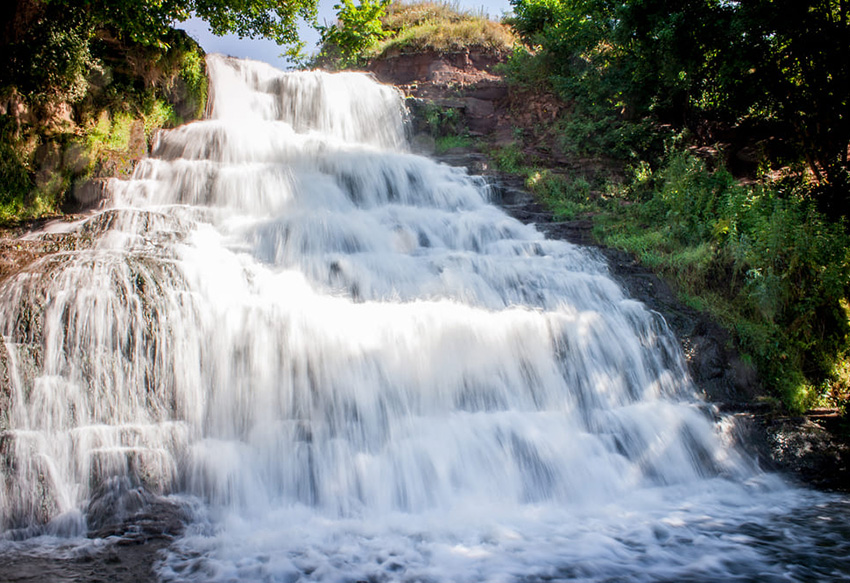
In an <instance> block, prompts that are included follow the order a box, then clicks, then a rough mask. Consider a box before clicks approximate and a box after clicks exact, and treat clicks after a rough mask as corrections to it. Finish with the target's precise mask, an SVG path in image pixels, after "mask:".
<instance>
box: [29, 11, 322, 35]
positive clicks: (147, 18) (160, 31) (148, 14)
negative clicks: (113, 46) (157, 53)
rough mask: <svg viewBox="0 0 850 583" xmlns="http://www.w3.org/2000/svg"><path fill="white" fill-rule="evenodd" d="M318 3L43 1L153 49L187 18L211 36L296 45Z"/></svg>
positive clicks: (313, 15)
mask: <svg viewBox="0 0 850 583" xmlns="http://www.w3.org/2000/svg"><path fill="white" fill-rule="evenodd" d="M316 1H317V0H153V1H152V0H44V2H45V3H46V4H48V5H50V6H54V7H60V8H62V9H66V10H68V11H73V12H76V13H78V14H82V15H84V17H85V18H86V19H87V20H88V21H89V22H91V23H92V24H93V25H94V26H95V27H108V28H114V29H115V30H116V31H117V32H119V33H120V34H126V35H128V36H129V37H130V39H132V40H133V41H135V42H139V43H142V44H147V45H150V44H158V43H160V42H162V41H161V39H162V37H163V35H164V34H165V33H166V32H167V31H168V29H169V28H170V27H171V26H172V24H173V23H174V22H182V21H184V20H186V19H188V18H189V17H190V16H192V14H195V15H197V16H198V17H200V18H202V19H204V20H205V21H207V22H208V23H209V25H210V28H211V29H212V31H213V33H214V34H218V35H223V34H229V33H235V34H237V35H239V36H240V37H249V38H254V37H266V38H270V39H272V40H274V41H276V42H277V43H278V44H282V45H283V44H293V43H296V42H297V41H298V33H297V30H296V24H297V18H298V17H299V16H300V17H302V18H304V19H305V20H308V21H313V20H315V16H316Z"/></svg>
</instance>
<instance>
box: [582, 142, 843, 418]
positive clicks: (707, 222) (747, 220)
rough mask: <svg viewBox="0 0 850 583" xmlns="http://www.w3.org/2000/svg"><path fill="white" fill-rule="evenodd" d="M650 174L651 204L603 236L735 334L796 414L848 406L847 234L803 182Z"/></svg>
mask: <svg viewBox="0 0 850 583" xmlns="http://www.w3.org/2000/svg"><path fill="white" fill-rule="evenodd" d="M647 174H648V169H647V168H646V166H641V167H639V168H638V172H636V178H635V180H634V182H633V185H637V189H638V190H641V191H642V194H641V196H643V197H646V188H647V184H648V183H651V184H652V186H651V188H652V191H651V197H649V198H648V199H647V200H646V201H645V202H643V203H635V204H632V205H631V206H630V207H628V209H627V210H625V211H624V210H621V211H619V212H618V213H617V214H616V215H613V214H608V215H607V216H605V217H604V218H602V219H601V220H600V227H601V226H603V225H604V229H603V228H599V229H598V230H597V232H598V233H599V235H600V236H601V237H602V238H603V239H604V240H605V241H606V242H607V243H608V244H611V245H613V246H617V247H621V248H624V249H627V250H630V251H632V252H634V253H636V254H637V255H638V256H639V257H640V258H641V260H642V261H643V262H644V263H645V264H647V265H648V266H650V267H652V268H653V269H656V270H658V271H660V272H661V273H662V274H664V275H665V276H667V277H668V278H670V279H671V280H672V281H673V282H674V283H675V284H676V286H677V287H678V289H679V290H680V291H681V292H682V293H683V294H685V295H686V296H687V297H688V299H689V301H690V303H692V304H694V305H697V306H698V307H700V308H703V309H708V310H709V311H711V312H712V313H713V314H714V315H715V316H716V317H717V318H718V319H719V320H720V321H721V322H722V323H724V324H725V326H726V327H727V328H729V329H730V330H732V331H733V332H734V334H735V336H736V340H737V342H738V344H739V346H740V347H741V348H742V349H743V350H744V351H745V352H747V353H748V354H749V355H750V356H751V357H752V359H753V361H754V363H755V364H756V365H757V367H758V369H759V370H760V372H761V374H762V377H763V379H764V380H765V381H766V382H767V384H768V385H769V386H771V387H772V388H773V389H774V390H775V391H776V392H777V394H778V395H779V396H780V397H781V398H782V399H783V401H784V402H785V404H786V405H787V406H788V407H789V408H790V409H792V410H795V411H800V410H803V409H806V408H807V407H811V406H813V405H815V404H817V403H818V402H819V400H822V399H827V400H829V399H830V398H833V397H834V396H835V395H838V394H846V392H847V389H848V387H846V386H844V384H846V376H847V375H842V373H841V372H840V371H842V370H844V368H845V367H844V364H843V363H845V359H846V357H847V353H848V349H850V326H848V314H847V309H846V308H847V303H846V297H847V295H848V291H850V252H849V251H848V250H850V237H848V234H847V232H846V231H845V229H844V227H843V225H842V224H839V223H835V222H831V221H830V220H828V219H827V217H825V216H824V215H822V214H821V213H820V212H818V210H817V208H816V206H815V205H814V203H813V202H812V201H811V199H810V197H808V196H807V187H806V185H805V184H803V183H802V182H801V181H799V180H797V181H786V182H784V183H783V182H778V183H767V184H762V185H755V186H743V185H741V184H738V183H737V182H736V181H735V180H734V179H733V178H732V177H731V176H730V175H729V174H728V173H727V172H725V171H723V170H716V171H709V170H707V169H706V167H705V164H704V163H703V162H702V161H701V160H699V159H698V158H695V157H694V156H692V155H690V154H687V153H682V152H677V153H675V154H673V155H671V156H670V158H669V159H668V161H667V163H666V164H665V165H664V166H663V167H662V168H661V169H660V170H659V171H657V172H656V173H654V175H653V176H652V177H651V178H650V177H648V176H647ZM842 379H844V380H842ZM842 383H844V384H842ZM833 401H834V399H833ZM833 404H834V402H833Z"/></svg>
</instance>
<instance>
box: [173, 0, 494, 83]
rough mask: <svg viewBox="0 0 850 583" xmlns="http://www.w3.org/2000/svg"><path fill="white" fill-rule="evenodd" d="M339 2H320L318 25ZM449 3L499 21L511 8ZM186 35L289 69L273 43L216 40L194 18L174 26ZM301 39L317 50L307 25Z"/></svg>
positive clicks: (211, 49) (475, 1)
mask: <svg viewBox="0 0 850 583" xmlns="http://www.w3.org/2000/svg"><path fill="white" fill-rule="evenodd" d="M338 1H339V0H319V22H320V23H325V22H327V23H332V22H333V21H334V18H335V12H336V11H335V10H334V8H333V6H334V4H336V3H337V2H338ZM452 4H456V5H458V6H459V7H460V8H462V9H466V10H475V11H477V10H483V11H484V12H486V13H487V14H489V15H490V17H491V18H494V19H499V18H501V16H502V14H504V13H506V12H508V11H510V8H511V5H510V2H509V0H455V1H454V2H452ZM177 28H182V29H183V30H185V31H186V32H188V33H189V34H190V35H191V36H192V38H194V39H195V40H196V41H198V43H200V45H201V46H202V47H203V49H204V50H205V51H206V52H208V53H224V54H225V55H231V56H233V57H244V58H248V59H255V60H257V61H265V62H267V63H269V64H271V65H274V66H275V67H279V68H281V69H285V68H287V67H288V66H289V62H288V61H287V60H286V58H285V57H282V56H280V55H281V53H282V52H283V51H284V48H283V47H279V46H278V45H276V44H275V43H274V42H272V41H270V40H265V39H248V38H244V39H240V38H239V37H237V36H236V35H227V36H223V37H218V36H215V35H213V34H212V33H211V32H210V31H209V27H208V26H207V24H206V23H205V22H204V21H203V20H201V19H199V18H193V19H190V20H187V21H186V22H183V23H181V24H179V25H178V26H177ZM300 34H301V39H302V40H303V41H305V42H306V43H307V48H306V49H305V51H306V52H308V53H313V52H315V51H316V48H315V47H316V44H317V43H318V41H319V33H318V32H316V30H314V29H313V28H311V27H309V26H307V25H306V24H303V23H302V25H301V27H300Z"/></svg>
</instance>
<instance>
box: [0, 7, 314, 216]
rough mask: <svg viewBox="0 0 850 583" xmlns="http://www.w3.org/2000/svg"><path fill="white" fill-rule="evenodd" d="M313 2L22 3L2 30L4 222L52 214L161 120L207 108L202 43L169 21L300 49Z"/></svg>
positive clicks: (122, 170) (120, 164)
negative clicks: (301, 27)
mask: <svg viewBox="0 0 850 583" xmlns="http://www.w3.org/2000/svg"><path fill="white" fill-rule="evenodd" d="M315 12H316V2H315V0H287V2H277V1H275V0H249V1H248V2H233V1H232V0H175V1H170V2H148V1H146V0H131V1H127V0H94V1H92V0H18V1H17V2H13V3H12V5H11V6H9V7H7V8H6V9H5V16H6V17H7V19H6V23H5V24H4V26H3V27H2V29H0V50H2V53H3V56H4V66H3V67H2V68H0V154H2V160H0V181H2V184H3V186H2V188H0V221H17V220H23V219H28V218H34V217H38V216H42V215H45V214H56V213H58V212H60V209H61V207H62V205H63V203H65V202H67V200H68V195H69V194H70V193H71V192H72V191H73V189H74V185H75V184H81V183H83V182H85V181H87V180H89V179H91V178H97V177H106V176H112V175H122V174H126V173H128V172H130V171H131V169H132V165H133V160H134V159H136V158H138V157H139V156H140V155H143V154H144V151H145V149H146V147H147V141H148V139H149V138H150V136H151V134H152V133H153V132H154V131H155V130H156V129H157V128H160V127H168V126H171V125H175V124H177V123H181V122H182V121H185V120H189V119H195V118H197V117H199V116H200V115H202V114H203V111H204V108H205V105H206V99H207V77H206V70H205V61H204V54H203V51H202V50H201V48H200V47H199V46H198V45H197V43H196V42H194V41H193V40H192V39H190V38H189V37H188V36H187V35H186V34H185V33H184V32H182V31H179V30H175V29H173V28H172V26H173V24H174V23H175V22H180V21H183V20H186V19H187V18H189V17H190V16H191V15H192V14H193V13H194V14H195V15H197V16H199V17H201V18H203V19H205V20H207V22H208V23H209V25H210V27H211V29H212V31H213V32H214V33H216V34H224V33H236V34H239V35H240V36H249V37H255V36H263V37H266V38H272V39H274V40H276V41H278V42H279V43H289V44H296V43H297V40H298V37H297V30H296V24H297V22H296V19H297V17H302V18H304V19H306V20H308V21H313V20H314V18H315Z"/></svg>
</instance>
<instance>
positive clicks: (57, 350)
mask: <svg viewBox="0 0 850 583" xmlns="http://www.w3.org/2000/svg"><path fill="white" fill-rule="evenodd" d="M208 65H209V70H210V74H211V82H212V87H211V97H212V100H211V108H210V112H209V116H208V119H207V120H205V121H202V122H195V123H192V124H188V125H185V126H182V127H180V128H177V129H175V130H172V131H169V132H163V133H162V134H161V135H160V138H159V141H158V143H157V144H156V146H155V148H154V151H153V155H152V157H151V158H149V159H147V160H144V161H143V162H142V163H141V164H140V165H139V166H138V168H137V170H136V172H135V175H134V177H133V179H132V180H129V181H125V182H116V183H115V184H113V185H112V187H111V192H112V196H113V200H112V203H111V206H110V207H109V208H108V209H106V210H104V211H103V212H101V213H99V214H97V215H95V216H93V217H91V218H89V219H88V220H87V221H85V222H83V223H81V224H79V225H76V226H75V230H74V231H73V233H72V234H73V237H71V236H69V240H70V241H73V242H74V244H73V245H70V247H71V248H70V249H69V250H67V251H65V252H63V253H59V254H55V255H52V256H50V257H47V258H45V259H43V260H42V261H41V262H39V263H37V264H36V265H35V266H33V267H32V268H31V270H29V271H27V272H25V273H21V274H19V275H18V276H17V277H15V278H14V279H13V280H11V281H9V282H7V283H6V284H5V285H4V286H3V287H2V288H0V322H2V326H3V329H2V332H3V339H4V345H3V352H2V356H0V373H2V383H3V384H2V393H1V394H0V399H2V401H0V404H3V403H5V406H4V407H3V408H2V418H0V429H1V430H2V431H3V433H2V438H0V439H2V441H0V454H2V464H3V465H2V467H3V472H4V477H5V480H4V484H3V485H2V486H0V526H2V529H4V530H5V532H6V536H7V537H12V538H14V537H21V536H31V535H41V537H42V539H44V540H48V539H49V540H52V539H50V537H49V536H47V535H62V536H66V537H69V536H70V537H74V536H79V535H83V534H85V532H86V530H87V529H89V528H92V527H93V524H95V523H97V522H98V521H103V520H108V516H107V517H104V516H103V513H104V512H105V510H104V508H106V511H115V505H114V504H112V505H110V504H107V503H104V500H111V499H112V498H110V496H113V497H114V496H117V494H115V492H116V491H121V492H136V493H139V492H141V493H143V494H144V496H170V499H172V500H178V501H182V502H181V503H184V504H186V505H187V507H191V508H192V509H193V515H192V521H191V524H190V525H189V526H188V528H187V531H186V533H185V534H184V535H183V536H182V537H181V538H180V539H178V540H177V541H176V542H175V543H174V544H173V545H172V546H171V548H170V550H169V552H168V554H167V556H166V557H165V558H164V560H163V561H162V562H161V564H160V565H159V575H160V577H161V578H162V579H163V580H165V581H237V580H238V581H291V582H294V581H493V582H496V581H499V582H507V581H550V580H580V581H615V580H617V581H619V580H635V581H643V580H646V581H685V580H692V581H721V580H722V581H726V580H730V579H731V580H760V581H795V580H801V581H802V580H811V579H812V578H818V579H821V580H823V579H829V578H831V577H838V576H839V575H840V574H841V573H842V572H843V573H847V567H848V562H847V559H846V555H847V552H846V551H847V546H848V545H847V543H846V540H847V536H846V535H847V530H846V524H847V523H846V522H841V525H843V526H839V525H838V523H837V522H835V521H836V520H838V519H837V518H836V517H837V516H840V515H842V514H843V513H844V512H845V511H846V502H844V501H843V500H842V499H839V498H833V497H828V496H826V495H821V494H815V493H812V492H804V491H800V490H795V489H793V488H789V487H787V486H785V485H783V483H782V482H781V481H780V480H779V479H778V478H776V477H774V476H771V475H767V474H763V473H761V472H759V471H758V469H757V468H756V467H755V465H754V464H753V463H752V462H751V461H748V460H747V459H745V458H744V457H742V456H740V455H739V454H738V453H737V452H736V451H735V450H734V449H732V448H730V447H728V446H726V445H725V444H724V440H723V438H722V435H721V434H720V431H719V429H718V426H717V425H716V424H715V422H714V421H713V419H712V418H711V416H710V415H709V414H708V408H707V407H706V406H705V405H704V404H703V403H701V402H700V401H699V400H698V399H696V398H695V396H694V394H693V392H692V388H691V386H690V384H689V380H688V377H687V374H686V372H685V369H684V367H683V363H682V358H681V355H680V354H679V351H678V348H677V345H676V342H675V341H674V339H673V338H672V337H671V335H670V333H669V332H668V331H667V329H666V327H665V325H664V322H663V320H662V319H661V318H660V317H659V316H658V315H657V314H654V313H652V312H649V311H647V310H646V309H645V308H644V307H643V306H642V305H641V304H640V303H638V302H636V301H634V300H631V299H629V298H628V297H626V296H625V295H624V293H623V290H622V289H621V288H620V287H619V286H618V285H617V284H616V283H615V282H614V281H613V280H612V279H611V278H610V277H609V276H608V275H607V271H606V266H605V264H604V262H603V261H602V260H600V259H599V258H598V257H596V256H594V255H593V254H592V253H590V252H588V251H587V250H584V249H581V248H578V247H575V246H573V245H570V244H567V243H564V242H559V241H549V240H546V239H545V238H544V237H543V236H542V235H541V234H540V233H539V232H538V231H536V230H535V229H534V227H532V226H526V225H522V224H520V223H519V222H517V221H515V220H513V219H511V218H509V217H508V216H506V215H505V214H504V213H503V212H502V211H500V210H499V209H498V208H496V207H495V206H493V205H491V204H489V202H488V189H487V187H486V185H485V184H484V183H483V182H482V181H481V180H479V179H476V178H474V177H470V176H468V175H467V174H466V173H465V172H463V171H461V170H458V169H455V168H451V167H448V166H445V165H441V164H437V163H435V162H433V161H431V160H428V159H426V158H423V157H420V156H416V155H413V154H410V153H408V152H407V151H406V146H405V139H404V116H405V112H404V108H403V105H402V102H401V100H400V98H399V96H398V94H397V93H396V92H395V91H394V90H393V89H392V88H389V87H385V86H381V85H378V84H376V83H374V82H373V81H372V80H370V79H369V78H368V77H366V76H364V75H361V74H355V73H343V74H337V75H328V74H325V73H318V72H310V73H290V74H283V73H281V72H279V71H277V70H275V69H272V68H271V67H268V66H265V65H261V64H259V63H253V62H246V61H238V60H234V59H228V58H223V57H210V58H209V61H208ZM842 507H844V508H845V510H842ZM110 509H111V510H110ZM801 517H802V518H801ZM842 529H844V530H842ZM842 533H843V534H842ZM45 537H47V538H45ZM40 544H44V545H48V544H49V543H48V542H43V543H40ZM825 557H826V558H825Z"/></svg>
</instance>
